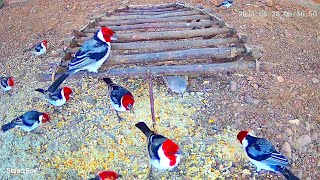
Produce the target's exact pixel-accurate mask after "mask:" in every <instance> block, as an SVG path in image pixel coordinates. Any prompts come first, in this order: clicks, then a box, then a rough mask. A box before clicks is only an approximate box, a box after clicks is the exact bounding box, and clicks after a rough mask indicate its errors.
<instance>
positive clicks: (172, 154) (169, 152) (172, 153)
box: [162, 139, 180, 166]
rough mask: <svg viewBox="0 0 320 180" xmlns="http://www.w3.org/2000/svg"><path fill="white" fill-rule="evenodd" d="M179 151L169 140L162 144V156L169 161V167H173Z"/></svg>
mask: <svg viewBox="0 0 320 180" xmlns="http://www.w3.org/2000/svg"><path fill="white" fill-rule="evenodd" d="M179 149H180V148H179V146H178V145H177V144H176V143H175V142H173V141H172V140H170V139H168V140H166V141H165V142H164V143H163V144H162V150H163V152H164V155H166V157H167V158H168V159H170V166H174V165H175V164H176V161H177V157H176V153H177V152H178V151H179Z"/></svg>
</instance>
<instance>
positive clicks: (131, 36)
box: [75, 28, 232, 43]
mask: <svg viewBox="0 0 320 180" xmlns="http://www.w3.org/2000/svg"><path fill="white" fill-rule="evenodd" d="M229 32H232V29H230V28H206V29H193V30H181V31H179V30H175V31H161V32H141V33H118V34H116V38H117V39H118V40H117V41H114V42H126V41H127V42H132V41H151V40H174V39H187V38H193V37H203V36H211V35H217V34H227V33H229ZM90 38H92V36H88V37H82V38H79V39H75V42H76V43H82V42H84V41H86V40H88V39H90Z"/></svg>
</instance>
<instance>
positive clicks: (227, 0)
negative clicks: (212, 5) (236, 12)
mask: <svg viewBox="0 0 320 180" xmlns="http://www.w3.org/2000/svg"><path fill="white" fill-rule="evenodd" d="M232 5H233V0H225V1H223V2H222V3H221V4H219V5H218V6H217V7H220V6H224V7H226V8H229V7H231V6H232Z"/></svg>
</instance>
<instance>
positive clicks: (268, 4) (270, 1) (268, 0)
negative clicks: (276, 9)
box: [265, 0, 273, 7]
mask: <svg viewBox="0 0 320 180" xmlns="http://www.w3.org/2000/svg"><path fill="white" fill-rule="evenodd" d="M265 3H266V5H267V6H269V7H271V6H273V1H272V0H265Z"/></svg>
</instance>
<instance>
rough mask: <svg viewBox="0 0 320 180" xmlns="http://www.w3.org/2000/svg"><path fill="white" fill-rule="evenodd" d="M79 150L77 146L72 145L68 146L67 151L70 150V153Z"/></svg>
mask: <svg viewBox="0 0 320 180" xmlns="http://www.w3.org/2000/svg"><path fill="white" fill-rule="evenodd" d="M79 148H80V146H79V145H78V144H76V143H72V144H71V146H70V148H69V150H70V151H71V152H75V151H78V150H79Z"/></svg>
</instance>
